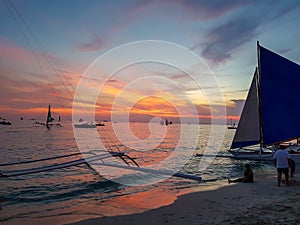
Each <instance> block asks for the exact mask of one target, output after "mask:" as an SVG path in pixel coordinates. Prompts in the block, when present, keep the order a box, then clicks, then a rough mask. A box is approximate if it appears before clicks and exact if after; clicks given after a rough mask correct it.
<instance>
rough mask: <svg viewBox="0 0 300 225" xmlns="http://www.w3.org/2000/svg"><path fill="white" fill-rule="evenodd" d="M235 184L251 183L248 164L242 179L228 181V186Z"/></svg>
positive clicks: (251, 174)
mask: <svg viewBox="0 0 300 225" xmlns="http://www.w3.org/2000/svg"><path fill="white" fill-rule="evenodd" d="M235 182H244V183H249V182H253V172H252V170H251V169H250V165H249V164H246V165H245V171H244V177H242V178H238V179H235V180H230V179H228V183H229V184H230V183H235Z"/></svg>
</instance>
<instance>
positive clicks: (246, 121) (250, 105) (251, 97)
mask: <svg viewBox="0 0 300 225" xmlns="http://www.w3.org/2000/svg"><path fill="white" fill-rule="evenodd" d="M257 82H258V75H257V69H256V70H255V73H254V77H253V80H252V83H251V87H250V90H249V92H248V96H247V99H246V102H245V106H244V108H243V112H242V115H241V118H240V121H239V125H238V128H237V130H236V133H235V136H234V138H233V141H232V146H231V148H240V147H243V146H249V145H254V144H258V143H259V142H260V132H259V129H260V126H259V99H258V92H257V90H258V88H257Z"/></svg>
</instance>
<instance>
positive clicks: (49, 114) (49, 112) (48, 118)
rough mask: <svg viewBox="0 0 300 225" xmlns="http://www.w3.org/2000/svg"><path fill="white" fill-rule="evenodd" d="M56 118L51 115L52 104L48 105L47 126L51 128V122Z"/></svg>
mask: <svg viewBox="0 0 300 225" xmlns="http://www.w3.org/2000/svg"><path fill="white" fill-rule="evenodd" d="M53 120H54V118H52V116H51V108H50V104H49V105H48V114H47V119H46V127H47V128H48V129H49V128H50V126H51V125H52V124H51V122H52V121H53Z"/></svg>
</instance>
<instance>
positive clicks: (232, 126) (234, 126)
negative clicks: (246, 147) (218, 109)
mask: <svg viewBox="0 0 300 225" xmlns="http://www.w3.org/2000/svg"><path fill="white" fill-rule="evenodd" d="M236 128H237V126H236V125H235V123H233V121H232V118H231V125H230V126H228V127H227V129H236Z"/></svg>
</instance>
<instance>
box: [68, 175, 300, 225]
mask: <svg viewBox="0 0 300 225" xmlns="http://www.w3.org/2000/svg"><path fill="white" fill-rule="evenodd" d="M298 176H299V175H298ZM200 188H201V187H200V186H199V191H198V192H195V193H190V194H186V195H182V196H179V197H178V199H177V200H176V201H175V202H174V203H173V204H171V205H168V206H163V207H160V208H157V209H153V210H149V211H146V212H143V213H139V214H131V215H124V216H114V217H102V218H96V219H88V220H83V221H79V222H77V223H74V224H77V225H88V224H89V225H93V224H103V225H104V224H105V225H121V224H122V225H168V224H170V225H177V224H178V225H179V224H180V225H199V224H225V225H226V224H278V225H279V224H295V225H296V224H300V180H299V178H298V180H297V178H293V179H291V182H290V186H288V187H286V185H285V184H283V185H282V186H281V187H277V181H276V175H264V176H260V177H256V179H255V182H254V183H236V184H225V181H224V186H222V187H220V188H218V189H216V190H210V191H200V190H201V189H200Z"/></svg>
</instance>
